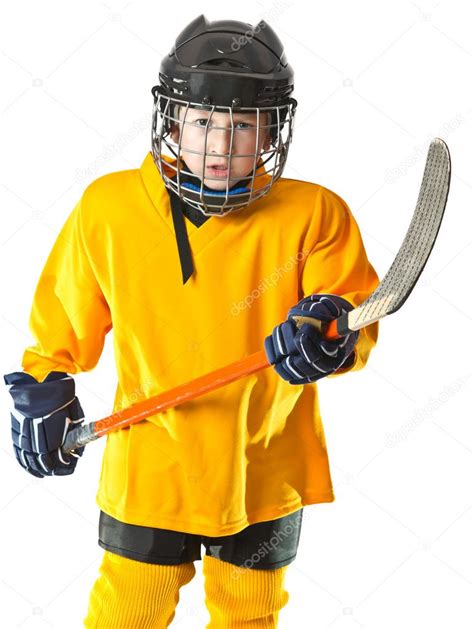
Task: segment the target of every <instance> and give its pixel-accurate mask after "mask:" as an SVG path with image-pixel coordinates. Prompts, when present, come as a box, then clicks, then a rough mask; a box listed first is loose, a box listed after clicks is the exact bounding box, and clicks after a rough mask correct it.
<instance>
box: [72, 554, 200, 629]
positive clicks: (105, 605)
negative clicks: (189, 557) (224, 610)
mask: <svg viewBox="0 0 474 629" xmlns="http://www.w3.org/2000/svg"><path fill="white" fill-rule="evenodd" d="M99 571H100V576H99V577H98V579H97V580H96V582H95V583H94V586H93V588H92V590H91V593H90V599H89V610H88V613H87V616H86V618H85V619H84V626H85V627H87V628H88V629H165V628H166V627H168V626H169V624H170V623H171V621H172V620H173V618H174V616H175V608H176V605H177V604H178V601H179V588H180V587H181V586H182V585H185V584H186V583H189V581H191V579H192V578H193V576H194V575H195V573H196V569H195V567H194V563H192V562H191V563H184V564H178V565H175V566H165V565H161V564H160V565H158V564H150V563H144V562H142V561H134V560H133V559H127V558H125V557H121V556H120V555H116V554H115V553H110V552H108V551H104V557H103V560H102V564H101V566H100V570H99Z"/></svg>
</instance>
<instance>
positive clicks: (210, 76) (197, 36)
mask: <svg viewBox="0 0 474 629" xmlns="http://www.w3.org/2000/svg"><path fill="white" fill-rule="evenodd" d="M293 89H294V81H293V70H292V68H291V66H290V65H289V63H288V61H287V59H286V56H285V53H284V49H283V44H282V42H281V41H280V39H279V37H278V36H277V34H276V33H275V31H274V30H273V29H272V28H271V26H269V25H268V24H267V23H266V22H265V21H264V20H261V21H260V22H259V23H258V24H257V26H255V27H252V26H251V25H250V24H247V23H245V22H238V21H235V20H218V21H214V22H209V21H208V20H207V19H206V17H205V16H204V15H200V16H199V17H197V18H196V19H194V20H193V21H192V22H191V23H190V24H188V26H187V27H186V28H185V29H184V30H183V31H182V32H181V33H180V34H179V35H178V37H177V38H176V41H175V44H174V46H173V48H172V50H171V51H170V53H169V54H168V55H167V56H166V57H165V58H164V59H163V60H162V62H161V67H160V72H159V84H158V85H155V86H154V87H153V88H152V94H153V97H154V107H153V124H152V153H153V157H154V160H155V163H156V165H157V167H158V169H159V170H160V173H161V175H162V177H163V179H164V181H165V184H166V185H167V186H168V187H169V188H171V189H172V190H173V191H174V192H176V194H178V196H180V197H182V198H184V199H185V200H186V201H187V202H188V203H189V204H190V205H193V206H194V207H197V208H198V209H200V210H201V211H202V212H203V213H204V214H205V215H208V216H209V215H210V216H213V215H223V214H226V213H227V212H229V211H231V210H235V209H240V208H242V207H245V206H247V205H248V204H249V203H250V202H251V201H252V200H254V199H256V198H259V197H260V196H263V195H264V194H266V193H267V192H268V191H269V189H270V187H271V185H272V184H273V183H274V182H275V180H276V179H277V178H278V177H279V176H280V175H281V173H282V171H283V168H284V165H285V162H286V157H287V153H288V147H289V144H290V141H291V136H292V128H293V120H294V113H295V110H296V105H297V102H296V100H295V99H294V98H292V97H291V93H292V92H293ZM179 107H181V108H183V109H185V112H186V113H185V116H184V119H180V118H179V116H178V114H177V112H178V108H179ZM190 108H192V109H193V108H198V109H200V110H202V111H205V112H210V115H209V118H208V120H207V125H206V144H205V147H204V151H198V153H199V154H202V156H203V160H204V161H203V169H202V171H201V172H200V174H196V173H192V172H191V171H190V170H187V171H185V170H184V169H183V170H182V171H181V172H182V173H186V174H187V175H190V176H191V177H195V178H196V180H197V182H196V183H198V184H200V185H193V184H190V183H189V177H186V179H187V180H188V181H187V182H185V183H184V184H181V183H180V168H181V164H180V161H181V160H180V159H177V167H176V176H175V177H169V175H167V174H166V169H165V168H164V166H165V164H164V162H163V158H162V143H163V142H164V143H165V144H166V146H167V147H168V148H169V150H170V151H171V152H172V154H173V155H174V156H175V157H176V158H179V157H180V156H181V148H182V147H181V137H180V140H179V142H178V143H176V142H174V143H173V142H172V141H171V137H170V135H171V129H172V128H173V126H176V124H180V123H182V124H183V125H186V124H188V123H187V122H186V114H187V112H188V111H189V109H190ZM214 112H216V113H218V112H224V113H227V114H229V117H230V122H231V127H229V128H228V129H229V130H230V131H231V139H232V138H233V137H234V131H235V125H234V122H233V115H234V114H236V113H237V112H240V113H251V114H257V120H258V122H257V127H258V129H257V141H256V143H255V147H256V148H255V153H254V154H252V155H253V156H254V163H253V166H254V168H253V169H252V171H251V172H250V173H245V174H246V175H247V177H244V178H242V177H238V178H233V177H231V171H232V168H231V164H232V161H231V160H232V158H235V157H238V156H239V154H238V153H232V150H231V148H230V149H229V153H226V154H223V155H222V156H221V157H226V158H229V159H230V161H229V168H228V173H227V182H226V190H225V191H222V190H220V191H216V190H213V187H212V185H210V186H207V185H205V184H204V178H205V177H204V176H203V173H205V160H206V158H209V157H210V156H211V154H210V153H208V152H207V147H208V145H207V133H208V131H209V122H210V119H211V118H212V115H213V113H214ZM265 113H266V114H269V115H267V116H265V117H264V118H266V123H265V125H262V124H260V116H261V114H265ZM160 119H161V125H160V124H159V120H160ZM218 128H222V127H218ZM263 129H264V130H265V131H266V132H267V134H268V137H269V138H270V139H271V148H270V150H268V151H262V150H260V149H259V148H258V137H259V135H258V134H259V132H260V139H261V138H262V135H261V131H262V130H263ZM231 146H232V142H231ZM175 149H177V151H176V150H175ZM195 152H196V151H194V153H195ZM263 156H265V159H264V160H262V159H261V158H263ZM271 160H273V163H272V165H271V168H270V169H268V168H267V169H266V172H263V175H265V174H267V175H268V174H270V175H271V177H270V178H271V181H270V182H267V183H266V185H262V186H257V185H255V184H256V183H257V182H256V179H257V178H258V177H259V176H262V173H261V174H260V175H256V176H255V171H256V169H257V168H258V167H259V166H263V165H264V164H266V163H267V162H269V161H271ZM168 165H169V164H168ZM168 172H169V170H168ZM200 179H201V181H199V180H200ZM212 179H213V177H206V180H208V181H209V182H210V183H211V182H212ZM217 179H218V178H217ZM235 179H239V183H240V184H242V181H243V179H244V180H247V181H248V182H250V180H251V186H250V187H244V188H242V186H241V187H239V188H238V189H237V190H233V189H232V188H233V183H234V184H235ZM267 179H268V176H267ZM232 180H234V181H233V183H232ZM221 182H222V178H221ZM244 183H245V181H244Z"/></svg>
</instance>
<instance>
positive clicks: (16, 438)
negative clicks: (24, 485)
mask: <svg viewBox="0 0 474 629" xmlns="http://www.w3.org/2000/svg"><path fill="white" fill-rule="evenodd" d="M3 378H4V380H5V384H7V385H10V387H9V393H10V395H11V396H12V398H13V404H14V409H13V410H12V412H11V429H12V439H13V450H14V452H15V456H16V459H17V461H18V463H19V464H20V465H21V466H22V467H23V468H24V469H25V470H26V471H27V472H29V473H30V474H32V475H33V476H36V477H37V478H44V477H45V476H53V475H55V476H66V475H68V474H72V473H73V472H74V470H75V468H76V465H77V461H78V459H79V457H80V456H82V453H83V452H84V446H82V447H80V448H77V449H76V450H73V451H72V452H70V453H68V454H64V453H63V452H62V450H61V445H62V444H63V442H64V439H65V437H66V435H67V433H68V432H69V431H70V430H72V429H73V428H76V427H77V426H79V425H80V424H82V423H83V422H84V413H83V411H82V408H81V405H80V403H79V400H78V399H77V397H76V396H75V383H74V380H73V378H72V377H71V376H69V375H68V374H65V373H61V372H59V371H52V372H51V373H49V374H48V375H47V377H46V378H45V379H44V381H43V382H38V381H37V380H36V379H35V378H33V376H31V375H30V374H28V373H25V372H21V371H15V372H13V373H9V374H6V375H4V376H3Z"/></svg>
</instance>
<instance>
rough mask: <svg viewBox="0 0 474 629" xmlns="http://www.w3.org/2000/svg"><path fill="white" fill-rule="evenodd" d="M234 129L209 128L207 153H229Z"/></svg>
mask: <svg viewBox="0 0 474 629" xmlns="http://www.w3.org/2000/svg"><path fill="white" fill-rule="evenodd" d="M231 133H232V129H212V128H211V129H209V131H208V134H207V146H206V153H218V154H220V155H228V154H229V152H230V150H229V149H230V138H231Z"/></svg>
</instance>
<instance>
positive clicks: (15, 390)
mask: <svg viewBox="0 0 474 629" xmlns="http://www.w3.org/2000/svg"><path fill="white" fill-rule="evenodd" d="M3 379H4V381H5V384H6V385H10V388H9V391H8V392H9V393H10V395H11V396H12V398H13V403H14V406H15V409H16V410H17V411H19V412H20V413H22V414H23V415H26V416H28V417H33V418H35V417H44V416H45V415H49V414H51V413H53V412H54V411H55V410H57V409H59V408H61V407H63V406H65V405H67V404H70V403H71V402H72V401H73V400H74V398H75V382H74V379H73V378H72V376H70V375H69V374H67V373H62V372H60V371H52V372H51V373H49V374H48V375H47V376H46V378H45V379H44V380H43V382H38V381H37V380H36V379H35V378H34V377H33V376H32V375H30V374H28V373H26V372H21V371H15V372H13V373H9V374H6V375H4V376H3Z"/></svg>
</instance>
